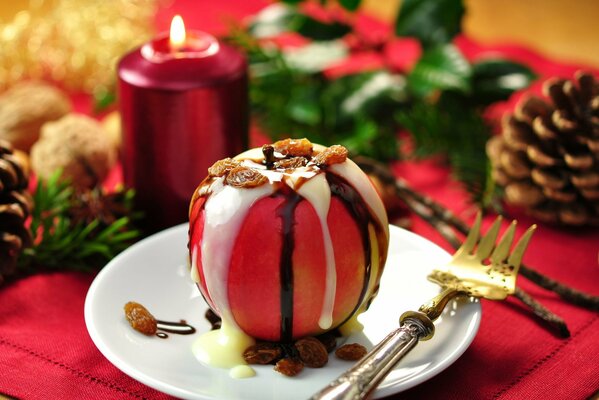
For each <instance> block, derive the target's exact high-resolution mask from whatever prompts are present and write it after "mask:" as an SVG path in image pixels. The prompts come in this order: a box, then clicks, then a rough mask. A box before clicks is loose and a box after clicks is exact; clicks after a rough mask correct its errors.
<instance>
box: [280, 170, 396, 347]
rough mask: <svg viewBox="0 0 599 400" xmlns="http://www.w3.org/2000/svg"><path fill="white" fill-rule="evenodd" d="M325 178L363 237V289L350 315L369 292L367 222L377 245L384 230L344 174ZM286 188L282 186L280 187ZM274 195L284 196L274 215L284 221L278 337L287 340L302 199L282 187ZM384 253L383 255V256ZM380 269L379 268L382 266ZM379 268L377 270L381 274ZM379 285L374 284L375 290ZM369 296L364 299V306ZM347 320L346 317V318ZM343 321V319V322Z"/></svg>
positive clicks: (290, 324) (370, 250) (332, 193)
mask: <svg viewBox="0 0 599 400" xmlns="http://www.w3.org/2000/svg"><path fill="white" fill-rule="evenodd" d="M326 179H327V182H328V183H329V186H330V188H331V195H332V196H335V197H337V198H339V199H340V200H341V201H342V203H343V204H344V205H345V207H346V208H347V210H348V211H349V213H350V215H352V217H353V218H354V220H355V221H356V224H357V226H359V227H360V235H361V238H362V246H363V247H364V249H363V251H364V261H365V268H364V279H363V284H362V290H361V291H360V295H359V297H358V301H357V302H356V306H355V307H354V309H353V311H352V312H351V314H350V317H348V318H347V319H349V318H351V316H352V315H354V314H355V313H356V312H357V311H358V309H359V308H360V306H361V305H362V304H363V302H364V300H365V297H366V294H367V292H368V286H369V283H370V280H371V279H372V277H371V274H372V257H371V255H372V248H371V242H370V234H369V232H368V225H369V224H370V223H373V224H374V227H375V231H376V235H377V238H378V240H379V245H381V244H383V242H382V241H384V240H386V239H385V234H384V230H383V228H382V226H381V225H380V223H379V222H378V221H377V220H376V218H374V217H373V215H372V213H371V211H370V210H369V209H368V206H367V205H366V203H365V201H364V199H363V198H362V196H361V195H360V194H359V193H358V191H357V190H356V189H355V188H354V187H353V186H352V185H351V184H350V183H349V182H347V181H346V180H345V179H344V178H342V177H340V176H338V175H335V174H333V173H331V172H326ZM283 190H285V189H283ZM277 195H283V196H285V201H284V202H283V204H282V205H281V206H280V207H279V209H278V210H277V216H278V217H280V218H281V219H282V222H283V227H282V228H283V229H282V230H283V232H282V235H283V245H282V248H281V257H280V284H281V292H280V300H281V333H280V341H281V342H289V341H291V340H292V338H293V250H294V247H295V243H294V230H295V229H294V227H295V209H296V207H297V205H298V204H299V202H300V201H301V200H302V199H303V198H302V197H301V196H300V195H299V194H297V193H296V192H295V191H288V190H285V191H284V192H283V193H281V192H279V193H277ZM383 257H384V256H383ZM380 262H381V264H380V265H381V266H382V265H383V263H384V258H381V259H380ZM381 269H382V268H381ZM380 272H381V271H379V274H380ZM377 290H378V288H374V292H375V293H376V291H377ZM370 301H371V299H367V302H368V303H367V306H368V305H369V303H370ZM346 321H347V320H346ZM346 321H343V323H345V322H346Z"/></svg>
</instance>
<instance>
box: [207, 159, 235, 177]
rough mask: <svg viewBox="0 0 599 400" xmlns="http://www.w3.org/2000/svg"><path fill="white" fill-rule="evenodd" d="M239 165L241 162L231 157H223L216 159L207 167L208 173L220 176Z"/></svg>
mask: <svg viewBox="0 0 599 400" xmlns="http://www.w3.org/2000/svg"><path fill="white" fill-rule="evenodd" d="M239 165H241V163H240V162H239V161H237V160H234V159H232V158H229V157H227V158H223V159H222V160H218V161H217V162H215V163H214V164H212V166H211V167H210V168H208V174H209V175H210V176H215V177H220V176H223V175H225V174H226V173H227V172H229V171H231V170H232V169H233V168H235V167H237V166H239Z"/></svg>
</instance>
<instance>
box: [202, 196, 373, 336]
mask: <svg viewBox="0 0 599 400" xmlns="http://www.w3.org/2000/svg"><path fill="white" fill-rule="evenodd" d="M285 201H286V199H285V196H283V195H280V194H279V195H274V196H269V197H264V198H262V199H260V200H258V201H256V202H255V203H254V204H253V205H252V206H251V208H250V210H249V212H248V213H247V215H246V217H245V220H244V221H243V223H242V225H241V227H240V230H239V233H238V235H237V237H236V239H235V243H234V245H233V251H232V255H231V260H230V264H229V270H228V286H227V288H228V302H229V309H230V310H231V313H232V315H233V317H234V319H235V322H236V323H237V325H238V326H239V327H240V328H241V329H242V330H243V331H244V332H246V333H247V334H248V335H250V336H252V337H254V338H256V339H261V340H267V341H282V340H289V338H288V337H287V338H282V337H281V268H282V266H281V256H282V252H283V218H282V217H281V216H280V210H281V207H282V206H283V204H284V202H285ZM204 203H205V199H204V198H199V199H196V201H195V202H194V203H192V205H191V209H190V248H193V247H194V246H197V249H198V254H197V255H196V259H195V262H194V263H192V265H193V266H194V267H196V268H198V275H199V283H198V287H199V288H200V291H201V292H202V295H203V296H204V298H205V299H206V301H207V302H208V304H209V305H210V306H211V307H212V308H213V309H214V310H215V311H217V312H218V310H219V309H221V307H223V305H222V304H214V303H213V300H212V298H211V297H210V294H209V290H208V288H209V287H210V285H211V283H210V282H206V281H205V276H204V273H203V265H202V257H201V245H200V244H201V241H202V232H203V226H204V220H205V210H204ZM327 223H328V228H329V232H330V236H331V240H332V244H333V252H334V256H335V264H336V294H335V302H334V308H333V324H332V326H331V327H330V328H328V329H323V328H321V327H320V326H319V324H318V321H319V318H320V316H321V312H322V308H323V301H324V300H323V299H324V293H325V285H326V279H327V278H326V262H325V245H324V241H323V232H322V227H321V223H320V220H319V218H318V216H317V214H316V212H315V210H314V208H313V207H312V205H311V204H310V203H309V202H308V201H306V200H303V199H302V200H300V201H299V203H298V204H297V206H296V208H295V213H294V226H293V232H294V234H293V241H294V246H293V252H292V263H291V264H292V267H291V268H292V271H293V272H292V275H293V318H292V321H293V329H292V339H298V338H301V337H305V336H313V335H318V334H321V333H323V332H325V331H327V330H329V329H332V328H335V327H337V326H339V325H340V324H342V323H343V322H344V321H346V320H347V319H348V318H350V317H351V316H352V313H354V312H356V311H357V308H358V306H359V303H360V302H362V301H363V299H362V292H363V289H364V285H365V283H367V282H365V278H366V270H365V269H366V262H365V258H366V255H365V250H364V249H365V246H366V245H367V244H366V245H365V243H364V240H368V239H367V238H366V237H364V238H363V234H362V232H361V230H360V227H359V225H358V223H359V222H358V221H356V219H355V218H354V216H353V215H352V214H351V213H350V211H349V208H348V207H347V206H346V204H344V202H343V201H342V200H340V199H339V198H338V197H336V196H332V197H331V203H330V207H329V213H328V216H327ZM375 245H376V244H375ZM192 257H193V255H192ZM377 279H378V278H377ZM377 284H378V282H377Z"/></svg>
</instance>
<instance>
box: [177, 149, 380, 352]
mask: <svg viewBox="0 0 599 400" xmlns="http://www.w3.org/2000/svg"><path fill="white" fill-rule="evenodd" d="M304 140H305V139H304ZM292 142H293V143H295V141H292ZM306 142H307V141H306ZM277 143H279V144H280V143H281V142H277ZM277 143H275V145H274V149H275V150H276V151H275V153H274V157H275V158H274V159H272V157H273V156H272V155H270V154H269V153H268V152H267V151H264V154H265V155H266V158H268V159H267V160H265V156H264V155H262V152H261V151H260V149H253V150H250V151H249V152H246V153H243V154H242V155H240V156H238V157H236V159H235V160H230V161H227V162H229V163H230V165H227V166H226V168H220V169H219V168H216V169H214V168H213V169H212V171H211V173H212V174H213V175H212V176H210V177H208V178H207V179H206V180H205V181H204V182H202V184H201V185H200V186H199V188H198V190H197V191H196V194H195V195H194V198H193V199H192V203H191V206H190V243H189V248H190V254H191V260H192V268H194V269H195V270H194V271H193V272H192V273H193V274H194V275H195V276H196V278H197V281H198V287H199V288H200V290H201V292H202V295H203V296H204V298H205V299H206V301H207V302H208V304H209V305H210V307H211V308H213V309H214V310H215V311H216V312H217V313H219V314H220V315H221V316H222V317H223V318H226V319H231V320H232V321H231V322H233V323H234V324H235V325H236V326H238V327H239V328H240V329H241V330H243V331H244V332H245V333H247V334H248V335H250V336H252V337H254V338H258V339H262V340H269V341H290V340H293V339H297V338H300V337H304V336H312V335H318V334H320V333H323V332H326V331H328V330H330V329H333V328H335V327H337V326H339V325H340V324H342V323H343V322H345V321H347V320H348V319H349V318H350V317H352V316H353V315H355V314H356V313H357V312H359V311H363V309H364V308H365V307H366V305H367V304H369V302H370V301H371V300H372V297H374V295H375V294H376V289H377V287H378V282H379V279H380V276H381V273H382V270H383V265H384V262H385V258H386V254H387V245H388V227H387V220H386V215H385V212H384V208H383V206H382V203H381V201H380V199H379V198H378V195H377V194H376V191H375V189H374V188H373V186H372V185H371V184H370V182H369V181H368V178H367V177H366V175H365V174H364V173H363V172H362V171H360V170H359V168H358V167H357V166H356V165H355V164H354V163H353V162H351V161H350V160H348V159H346V156H343V157H339V154H338V153H339V151H340V150H339V149H338V148H336V149H335V151H334V154H335V157H331V156H329V155H328V153H327V152H330V150H328V149H326V148H324V147H322V146H316V147H315V148H314V150H313V149H312V147H311V144H310V152H309V153H307V154H300V155H299V156H297V151H296V150H295V149H294V148H291V147H289V145H287V147H284V146H283V147H281V146H280V145H279V146H278V148H277ZM307 143H309V142H307ZM303 144H304V145H305V142H304V143H303ZM281 149H282V150H281ZM290 149H291V150H290ZM290 153H292V154H290ZM300 153H301V152H300ZM319 154H320V156H319ZM302 157H303V158H304V159H305V160H302V159H298V158H302ZM243 160H251V161H247V162H245V161H243ZM273 160H279V161H275V163H274V164H273ZM288 160H291V161H288ZM323 160H324V161H323ZM326 160H328V164H327V162H326ZM331 160H332V161H331ZM277 162H278V164H277ZM292 164H293V167H292V168H285V166H289V165H292ZM277 165H279V166H280V167H277ZM221 166H222V165H221ZM235 168H237V169H235ZM223 171H224V172H223ZM240 171H241V172H240ZM214 174H216V175H218V174H222V175H221V176H215V175H214ZM239 174H241V175H243V179H242V185H237V183H239V182H238V180H237V179H235V177H236V176H238V175H239ZM241 175H239V176H241ZM264 177H267V178H268V179H265V178H264ZM244 179H245V180H244ZM248 182H250V184H248ZM236 185H237V186H236ZM228 202H230V204H228Z"/></svg>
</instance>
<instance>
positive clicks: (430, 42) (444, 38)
mask: <svg viewBox="0 0 599 400" xmlns="http://www.w3.org/2000/svg"><path fill="white" fill-rule="evenodd" d="M463 15H464V4H463V3H462V0H435V1H422V0H404V1H402V4H401V8H400V10H399V14H398V16H397V20H396V21H395V33H396V34H397V35H399V36H411V37H414V38H416V39H418V40H419V41H420V43H421V44H422V46H423V47H424V48H430V47H435V46H438V45H440V44H445V43H449V42H450V41H451V40H452V39H453V37H454V36H455V35H457V34H458V33H459V32H460V31H461V22H462V16H463Z"/></svg>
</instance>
